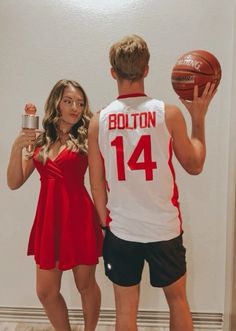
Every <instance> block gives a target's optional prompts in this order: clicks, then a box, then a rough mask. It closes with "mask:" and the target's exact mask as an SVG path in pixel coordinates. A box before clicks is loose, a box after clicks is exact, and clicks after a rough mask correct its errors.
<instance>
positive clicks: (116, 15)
mask: <svg viewBox="0 0 236 331" xmlns="http://www.w3.org/2000/svg"><path fill="white" fill-rule="evenodd" d="M234 3H235V2H234V0H228V1H220V0H198V1H195V0H158V1H156V0H119V1H115V0H113V1H109V0H93V1H92V0H1V1H0V49H1V50H0V72H1V79H0V95H1V114H2V115H1V121H0V166H1V170H0V183H1V184H0V204H1V233H0V266H1V273H0V277H1V282H0V306H22V307H24V306H40V305H39V303H38V300H37V298H36V295H35V290H34V283H35V280H34V276H35V275H34V273H35V265H34V261H33V259H32V258H31V257H27V256H26V249H27V241H28V235H29V231H30V228H31V225H32V221H33V217H34V211H35V206H36V200H37V195H38V189H39V180H38V176H37V174H36V173H35V174H34V175H33V176H32V178H30V179H29V180H28V182H27V183H26V184H25V186H24V187H23V188H21V189H20V190H18V191H13V192H11V191H9V189H8V188H7V186H6V167H7V162H8V158H9V153H10V147H11V143H12V141H13V139H14V137H15V136H16V134H17V132H18V131H19V129H20V117H21V113H22V112H23V108H24V105H25V103H26V102H33V103H35V104H36V105H37V106H38V114H39V115H40V116H41V118H42V114H43V105H44V102H45V100H46V97H47V96H48V93H49V91H50V89H51V88H52V86H53V85H54V83H55V82H56V81H57V80H59V79H61V78H71V79H75V80H78V81H79V82H80V83H81V84H82V85H83V86H84V88H85V90H86V91H87V92H88V95H89V97H90V101H91V106H92V110H93V111H96V110H98V109H99V108H101V107H103V106H104V105H106V104H107V103H108V102H109V101H110V100H111V99H113V98H114V97H116V96H117V92H116V89H115V82H113V81H112V80H111V78H110V74H109V62H108V51H109V47H110V45H111V44H112V43H113V42H114V41H116V40H117V39H119V38H120V37H122V36H123V35H125V34H130V33H136V34H139V35H141V36H143V37H144V38H145V39H146V41H147V42H148V45H149V48H150V51H151V62H150V74H149V77H148V78H147V80H146V92H147V93H148V94H149V95H151V96H155V97H157V98H160V99H164V100H165V101H168V102H169V103H176V104H178V105H179V106H180V107H181V108H183V107H182V106H181V104H180V103H179V101H178V99H177V97H176V95H175V93H174V92H173V90H172V87H171V83H170V72H171V68H172V66H173V64H174V63H175V60H176V58H177V57H178V56H179V55H181V54H182V53H184V52H186V51H188V50H193V49H206V50H209V51H210V52H212V53H214V54H215V55H216V56H217V57H218V59H219V61H220V63H221V65H222V71H223V76H222V81H221V85H220V87H219V89H218V93H217V95H216V97H215V99H214V101H213V102H212V106H211V109H210V111H209V115H208V118H207V128H206V129H207V134H206V135H207V145H208V147H207V159H206V165H205V169H204V172H203V173H202V174H201V175H200V176H197V177H191V176H189V175H187V174H186V173H185V172H184V171H183V170H182V169H181V168H180V167H179V166H178V165H177V164H176V172H177V182H178V184H179V189H180V198H181V208H182V214H183V215H182V216H183V221H184V230H185V234H184V242H185V245H186V247H187V250H188V253H187V257H188V292H189V302H190V305H191V309H192V311H195V312H223V311H224V300H225V281H226V275H225V264H226V254H227V250H226V242H227V230H226V229H227V208H228V207H229V206H228V204H227V201H228V200H229V199H230V197H229V196H228V193H229V192H232V190H231V189H230V188H231V187H232V186H231V185H233V183H232V182H228V175H229V156H230V148H234V147H235V143H233V144H231V145H230V144H229V137H230V135H229V134H230V122H232V121H231V116H233V115H232V114H233V112H232V114H231V107H232V104H231V100H232V94H233V91H232V65H233V24H234V20H235V18H234V17H233V5H234ZM234 55H235V54H234ZM183 112H184V115H185V117H186V120H187V122H188V123H189V118H188V116H187V112H186V111H185V110H184V109H183ZM234 119H235V115H234ZM231 130H232V127H231ZM97 276H98V281H99V283H100V284H101V286H102V291H103V307H104V308H105V307H110V306H114V305H113V294H112V288H111V285H110V283H109V282H108V280H106V279H105V277H104V275H103V266H102V261H101V264H100V265H99V267H98V273H97ZM63 291H64V293H65V296H66V298H67V301H68V305H69V306H70V307H77V306H78V303H79V298H78V295H77V293H76V290H75V287H74V284H73V282H72V278H71V276H70V273H69V272H66V273H65V278H64V282H63ZM141 296H142V297H141V304H140V307H141V308H143V309H160V310H163V309H167V306H166V303H165V300H164V297H163V294H162V292H161V291H160V290H157V289H153V288H151V287H149V286H148V273H147V272H145V274H144V277H143V282H142V292H141Z"/></svg>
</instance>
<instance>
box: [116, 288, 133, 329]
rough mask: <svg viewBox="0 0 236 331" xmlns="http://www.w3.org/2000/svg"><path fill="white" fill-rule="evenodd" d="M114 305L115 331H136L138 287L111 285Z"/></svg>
mask: <svg viewBox="0 0 236 331" xmlns="http://www.w3.org/2000/svg"><path fill="white" fill-rule="evenodd" d="M113 287H114V292H115V304H116V329H115V331H137V330H138V329H137V312H138V303H139V285H134V286H128V287H125V286H120V285H116V284H113Z"/></svg>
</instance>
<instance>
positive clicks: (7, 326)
mask: <svg viewBox="0 0 236 331" xmlns="http://www.w3.org/2000/svg"><path fill="white" fill-rule="evenodd" d="M72 330H73V331H83V327H82V326H76V327H73V328H72ZM213 330H214V331H222V329H218V330H217V329H215V328H214V329H195V330H194V331H213ZM0 331H54V329H53V328H52V327H51V326H49V325H48V324H26V323H7V322H2V323H0ZM97 331H114V326H111V325H110V326H109V325H100V326H98V327H97ZM139 331H168V329H167V328H164V327H159V328H158V329H157V328H156V327H139Z"/></svg>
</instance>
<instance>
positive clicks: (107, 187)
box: [100, 151, 110, 192]
mask: <svg viewBox="0 0 236 331" xmlns="http://www.w3.org/2000/svg"><path fill="white" fill-rule="evenodd" d="M100 156H101V159H102V164H103V169H104V177H105V184H106V189H107V191H108V192H110V187H109V185H108V181H107V178H106V168H105V162H104V158H103V155H102V153H101V151H100Z"/></svg>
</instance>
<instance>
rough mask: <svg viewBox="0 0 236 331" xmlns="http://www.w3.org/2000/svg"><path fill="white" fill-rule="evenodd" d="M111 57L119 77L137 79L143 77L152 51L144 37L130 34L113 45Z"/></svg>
mask: <svg viewBox="0 0 236 331" xmlns="http://www.w3.org/2000/svg"><path fill="white" fill-rule="evenodd" d="M109 58H110V63H111V66H112V68H113V69H114V70H115V72H116V74H117V76H118V77H119V78H121V79H122V78H123V79H127V80H131V81H135V80H138V79H140V78H142V77H143V75H144V71H145V68H146V67H147V66H148V62H149V59H150V53H149V50H148V46H147V44H146V42H145V40H144V39H142V38H141V37H139V36H137V35H130V36H125V37H124V38H122V39H121V40H120V41H118V42H117V43H115V44H114V45H112V46H111V48H110V53H109Z"/></svg>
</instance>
